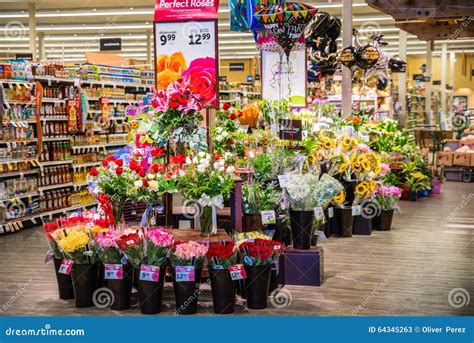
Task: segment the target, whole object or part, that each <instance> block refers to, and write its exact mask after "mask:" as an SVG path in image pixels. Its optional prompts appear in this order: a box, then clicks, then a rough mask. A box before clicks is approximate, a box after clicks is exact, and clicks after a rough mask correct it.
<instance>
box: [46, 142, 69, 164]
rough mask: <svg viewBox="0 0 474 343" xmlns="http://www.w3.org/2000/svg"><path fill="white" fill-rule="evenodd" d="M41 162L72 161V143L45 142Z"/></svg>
mask: <svg viewBox="0 0 474 343" xmlns="http://www.w3.org/2000/svg"><path fill="white" fill-rule="evenodd" d="M39 159H40V161H41V162H49V161H67V160H70V159H71V143H70V142H69V141H64V142H44V143H43V151H42V152H41V154H40V158H39Z"/></svg>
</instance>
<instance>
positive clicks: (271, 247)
mask: <svg viewBox="0 0 474 343" xmlns="http://www.w3.org/2000/svg"><path fill="white" fill-rule="evenodd" d="M239 250H240V252H241V253H242V256H243V262H244V264H245V265H247V266H260V265H266V264H270V263H273V262H274V261H276V260H277V259H278V257H279V256H280V254H281V253H282V251H283V244H282V243H280V242H277V241H272V240H268V239H260V238H256V239H255V240H254V241H253V242H252V241H247V242H243V243H241V244H240V246H239Z"/></svg>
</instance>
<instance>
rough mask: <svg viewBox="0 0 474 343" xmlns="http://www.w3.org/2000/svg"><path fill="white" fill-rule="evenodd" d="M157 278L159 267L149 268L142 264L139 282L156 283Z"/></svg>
mask: <svg viewBox="0 0 474 343" xmlns="http://www.w3.org/2000/svg"><path fill="white" fill-rule="evenodd" d="M159 277H160V268H159V267H156V266H149V265H146V264H142V265H141V266H140V277H139V280H142V281H151V282H158V278H159Z"/></svg>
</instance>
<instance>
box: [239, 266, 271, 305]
mask: <svg viewBox="0 0 474 343" xmlns="http://www.w3.org/2000/svg"><path fill="white" fill-rule="evenodd" d="M271 268H272V266H271V264H266V265H261V266H245V273H246V274H247V278H246V279H245V289H246V293H247V307H248V308H249V309H253V310H261V309H264V308H267V300H268V290H269V287H270V273H271Z"/></svg>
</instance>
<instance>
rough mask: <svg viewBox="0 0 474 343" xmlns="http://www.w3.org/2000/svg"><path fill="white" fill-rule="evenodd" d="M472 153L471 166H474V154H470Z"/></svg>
mask: <svg viewBox="0 0 474 343" xmlns="http://www.w3.org/2000/svg"><path fill="white" fill-rule="evenodd" d="M469 155H471V167H474V154H472V153H471V154H469Z"/></svg>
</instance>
